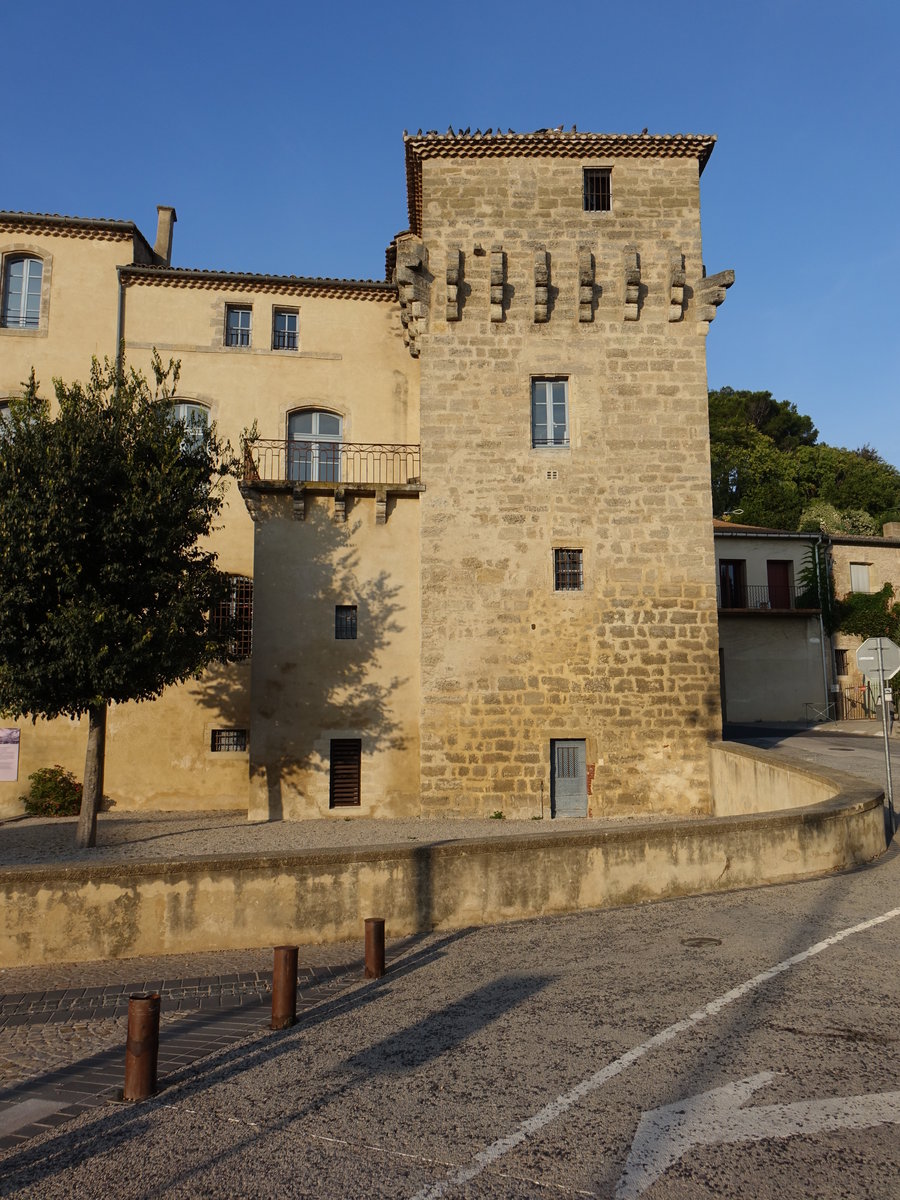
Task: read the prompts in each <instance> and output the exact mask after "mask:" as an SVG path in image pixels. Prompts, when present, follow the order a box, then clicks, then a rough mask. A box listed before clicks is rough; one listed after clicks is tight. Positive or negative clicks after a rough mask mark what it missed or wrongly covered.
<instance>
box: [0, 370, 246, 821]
mask: <svg viewBox="0 0 900 1200" xmlns="http://www.w3.org/2000/svg"><path fill="white" fill-rule="evenodd" d="M153 370H154V377H155V384H154V386H151V385H150V384H149V383H148V382H147V380H146V379H145V378H144V376H143V375H141V374H140V373H139V372H136V371H134V370H129V371H127V372H126V371H125V370H124V369H123V370H121V371H118V372H117V369H116V367H115V366H114V365H112V364H110V363H109V362H106V363H105V364H104V365H102V366H101V365H100V364H99V363H98V362H97V361H96V360H95V361H94V363H93V365H92V368H91V374H90V379H89V381H88V383H87V384H86V385H82V384H80V383H74V384H71V385H68V386H67V385H66V384H64V383H63V382H61V381H59V380H56V381H55V382H54V386H55V391H56V406H55V409H51V405H50V404H49V402H48V401H47V400H45V399H43V398H41V396H40V395H39V392H38V385H37V383H36V381H35V379H34V375H33V373H32V378H31V380H30V381H29V383H28V385H27V386H26V389H25V392H24V395H22V396H21V397H19V398H17V399H13V400H12V401H11V403H10V406H9V411H8V416H7V419H6V420H5V421H4V422H3V423H0V569H2V581H3V586H2V589H0V711H3V712H4V713H6V714H9V715H11V716H16V717H20V716H31V717H32V718H36V717H39V716H40V717H46V718H53V717H57V716H60V715H68V716H79V715H82V714H84V713H87V714H88V715H89V716H90V719H91V730H92V731H96V732H97V738H94V739H93V740H94V741H97V740H98V739H99V745H97V746H94V747H93V749H92V748H91V743H92V739H91V737H90V736H89V753H88V756H87V758H86V764H85V804H86V805H88V806H89V807H90V806H94V811H93V814H92V816H91V830H93V829H94V828H95V823H96V804H97V803H99V798H100V795H101V794H102V761H103V749H104V735H103V734H102V733H101V732H99V727H100V723H101V721H102V725H103V729H104V730H105V712H106V706H107V705H108V704H109V703H110V701H115V702H122V701H128V700H148V699H150V698H151V697H154V696H158V695H159V694H160V693H161V692H162V691H163V690H164V689H165V688H166V687H168V686H169V685H170V684H173V683H177V682H180V681H182V680H184V679H187V678H189V677H191V676H196V675H198V674H199V673H200V672H201V671H202V670H203V669H204V667H206V666H207V665H208V664H210V663H211V662H213V661H214V660H216V659H217V658H221V657H223V656H224V655H225V653H226V652H227V650H226V647H227V639H228V634H229V631H228V630H223V629H214V628H212V626H211V623H210V620H209V613H210V612H211V611H212V610H213V609H214V607H215V606H216V604H217V603H218V601H219V600H220V599H221V598H222V597H224V595H225V594H226V589H227V577H226V576H224V575H222V574H221V573H220V572H219V571H218V570H217V569H216V565H215V555H214V554H213V553H212V552H211V551H209V550H207V549H204V548H202V547H201V545H200V541H199V540H200V539H202V538H204V537H206V535H208V534H209V533H210V532H211V530H212V528H213V524H214V521H215V518H216V515H217V514H218V512H219V510H220V507H221V505H222V499H223V496H222V486H221V483H222V479H223V477H224V475H225V474H226V473H227V472H228V471H229V469H230V460H229V457H228V448H227V447H223V446H222V445H221V444H220V443H219V441H218V439H217V437H216V433H215V430H214V429H206V428H203V429H202V430H201V429H198V428H197V427H192V428H191V429H190V430H186V429H185V426H184V424H183V423H181V422H178V421H176V420H175V419H174V414H173V406H174V393H175V386H176V384H177V378H178V368H177V365H175V364H173V363H170V364H169V366H168V368H167V369H163V367H162V365H161V364H160V362H159V360H158V358H156V357H155V356H154V363H153ZM95 727H96V730H95ZM97 753H99V761H98V760H97V758H96V754H97ZM92 756H94V757H92ZM98 773H99V791H98V780H97V778H95V777H96V776H97V774H98ZM95 792H96V794H94V793H95ZM89 793H90V794H89ZM82 815H83V816H84V805H83V807H82ZM81 836H82V835H81V834H80V835H79V839H81ZM86 844H93V834H91V837H90V841H89V843H86Z"/></svg>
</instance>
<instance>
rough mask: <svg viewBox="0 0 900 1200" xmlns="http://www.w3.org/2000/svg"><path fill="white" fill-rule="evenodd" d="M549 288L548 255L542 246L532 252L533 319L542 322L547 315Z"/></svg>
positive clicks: (537, 323)
mask: <svg viewBox="0 0 900 1200" xmlns="http://www.w3.org/2000/svg"><path fill="white" fill-rule="evenodd" d="M549 290H550V255H549V254H548V253H547V251H546V250H545V249H544V247H543V246H539V247H538V248H537V250H535V252H534V321H535V324H536V325H541V324H543V323H544V322H545V321H546V320H547V317H548V308H547V304H548V294H549Z"/></svg>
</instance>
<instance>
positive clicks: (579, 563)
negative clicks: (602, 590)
mask: <svg viewBox="0 0 900 1200" xmlns="http://www.w3.org/2000/svg"><path fill="white" fill-rule="evenodd" d="M553 576H554V586H555V590H556V591H557V592H580V591H582V589H583V588H584V564H583V559H582V552H581V551H580V550H554V551H553Z"/></svg>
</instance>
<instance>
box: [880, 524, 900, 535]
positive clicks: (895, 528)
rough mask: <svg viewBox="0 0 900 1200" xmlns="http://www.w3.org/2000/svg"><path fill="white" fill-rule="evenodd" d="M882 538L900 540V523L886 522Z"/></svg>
mask: <svg viewBox="0 0 900 1200" xmlns="http://www.w3.org/2000/svg"><path fill="white" fill-rule="evenodd" d="M882 536H883V537H886V538H900V521H885V523H884V529H883V530H882Z"/></svg>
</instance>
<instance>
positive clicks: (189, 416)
mask: <svg viewBox="0 0 900 1200" xmlns="http://www.w3.org/2000/svg"><path fill="white" fill-rule="evenodd" d="M172 420H173V421H183V422H184V428H185V433H184V441H183V442H182V446H189V445H193V444H194V441H195V440H196V441H198V442H199V441H200V440H201V439H202V437H203V433H204V431H205V430H206V427H207V426H208V425H209V409H208V408H207V407H206V405H205V404H197V403H196V402H195V401H193V400H182V401H180V402H179V403H178V404H173V405H172Z"/></svg>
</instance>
